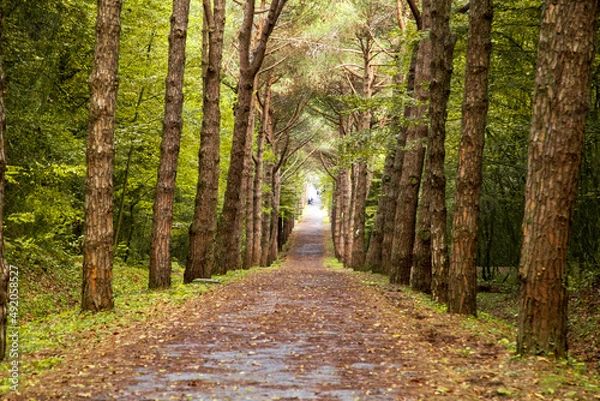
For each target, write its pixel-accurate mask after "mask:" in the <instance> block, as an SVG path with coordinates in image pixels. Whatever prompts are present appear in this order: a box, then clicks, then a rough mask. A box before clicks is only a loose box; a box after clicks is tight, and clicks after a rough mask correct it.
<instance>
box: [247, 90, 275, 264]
mask: <svg viewBox="0 0 600 401" xmlns="http://www.w3.org/2000/svg"><path fill="white" fill-rule="evenodd" d="M272 128H273V125H272V120H271V80H270V79H267V82H266V88H265V94H264V99H263V112H262V118H261V123H260V129H259V132H258V138H257V140H256V159H255V165H256V168H255V171H256V172H255V176H254V195H253V207H254V210H253V212H254V221H253V223H254V241H253V249H252V265H253V266H257V265H260V260H261V253H262V230H263V222H262V216H263V211H262V208H263V184H264V181H265V163H264V154H265V142H266V138H267V137H269V138H270V137H272V132H273V129H272Z"/></svg>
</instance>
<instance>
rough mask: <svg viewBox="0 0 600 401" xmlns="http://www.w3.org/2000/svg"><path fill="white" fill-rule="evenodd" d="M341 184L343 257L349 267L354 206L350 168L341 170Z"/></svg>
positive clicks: (344, 262) (343, 261)
mask: <svg viewBox="0 0 600 401" xmlns="http://www.w3.org/2000/svg"><path fill="white" fill-rule="evenodd" d="M339 182H340V191H341V193H342V197H341V198H342V203H341V210H342V241H343V242H344V250H343V251H344V253H343V255H342V263H343V264H344V266H345V267H348V266H349V261H350V255H351V254H352V253H351V252H352V227H351V223H352V220H351V215H352V213H351V208H352V205H351V202H350V198H351V196H352V180H351V179H350V170H349V169H348V168H344V167H342V168H340V173H339Z"/></svg>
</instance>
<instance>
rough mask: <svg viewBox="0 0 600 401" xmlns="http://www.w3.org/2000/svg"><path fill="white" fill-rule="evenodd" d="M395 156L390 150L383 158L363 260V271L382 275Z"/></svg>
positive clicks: (393, 151)
mask: <svg viewBox="0 0 600 401" xmlns="http://www.w3.org/2000/svg"><path fill="white" fill-rule="evenodd" d="M395 156H396V152H395V149H390V150H389V151H388V154H387V156H386V157H385V165H384V167H383V176H382V177H381V194H380V195H379V202H378V204H377V214H376V215H375V223H374V225H373V232H372V233H371V239H370V241H369V247H368V249H367V256H366V259H365V269H366V270H367V271H369V270H370V271H373V272H374V273H383V269H382V263H381V252H382V249H381V247H382V243H383V230H384V226H385V217H386V214H387V213H386V209H387V208H389V204H390V194H391V193H392V192H393V190H392V189H391V188H390V184H391V181H392V170H393V168H394V159H395Z"/></svg>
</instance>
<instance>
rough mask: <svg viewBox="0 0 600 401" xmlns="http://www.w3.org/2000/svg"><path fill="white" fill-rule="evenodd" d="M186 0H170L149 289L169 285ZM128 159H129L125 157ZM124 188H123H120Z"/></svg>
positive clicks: (188, 1)
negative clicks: (163, 104) (167, 50)
mask: <svg viewBox="0 0 600 401" xmlns="http://www.w3.org/2000/svg"><path fill="white" fill-rule="evenodd" d="M189 11H190V0H173V12H172V14H171V33H170V35H169V67H168V74H167V79H166V94H165V118H164V122H163V138H162V144H161V148H160V164H159V167H158V179H157V181H156V195H155V198H154V217H153V220H152V242H151V244H150V277H149V282H148V287H149V288H168V287H170V286H171V251H170V244H171V227H172V223H173V202H174V199H175V180H176V178H177V157H178V156H179V145H180V142H181V130H182V128H183V118H182V112H183V78H184V72H185V44H186V37H187V25H188V15H189ZM128 162H129V158H128ZM124 190H125V189H123V191H124Z"/></svg>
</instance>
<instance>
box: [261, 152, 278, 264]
mask: <svg viewBox="0 0 600 401" xmlns="http://www.w3.org/2000/svg"><path fill="white" fill-rule="evenodd" d="M271 143H272V144H273V142H271ZM274 171H275V166H274V164H273V163H272V162H269V163H266V165H265V182H267V183H268V184H269V191H268V192H265V193H264V194H263V195H264V196H263V212H262V220H261V221H262V230H261V241H260V246H261V252H260V265H261V266H267V265H268V263H267V261H268V259H269V241H270V239H271V209H272V208H273V173H274Z"/></svg>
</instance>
